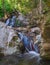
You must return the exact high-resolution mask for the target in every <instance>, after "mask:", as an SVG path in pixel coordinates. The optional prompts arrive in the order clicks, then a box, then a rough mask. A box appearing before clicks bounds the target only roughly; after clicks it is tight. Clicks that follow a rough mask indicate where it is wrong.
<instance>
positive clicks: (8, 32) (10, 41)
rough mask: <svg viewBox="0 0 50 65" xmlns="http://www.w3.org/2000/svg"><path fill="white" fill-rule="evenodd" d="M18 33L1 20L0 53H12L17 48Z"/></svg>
mask: <svg viewBox="0 0 50 65" xmlns="http://www.w3.org/2000/svg"><path fill="white" fill-rule="evenodd" d="M17 39H18V37H17V34H16V33H15V31H14V30H13V29H12V28H11V27H9V26H7V27H6V26H5V24H4V23H2V22H0V53H3V54H4V55H11V54H13V53H14V52H16V51H18V50H17V45H18V43H17Z"/></svg>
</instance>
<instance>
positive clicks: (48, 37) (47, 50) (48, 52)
mask: <svg viewBox="0 0 50 65" xmlns="http://www.w3.org/2000/svg"><path fill="white" fill-rule="evenodd" d="M42 37H43V42H42V43H41V48H40V54H41V57H43V58H45V59H50V22H46V24H45V26H44V31H43V34H42Z"/></svg>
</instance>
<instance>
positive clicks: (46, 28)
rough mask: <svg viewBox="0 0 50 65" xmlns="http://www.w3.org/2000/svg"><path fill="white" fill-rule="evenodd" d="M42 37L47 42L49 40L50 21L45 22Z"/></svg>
mask: <svg viewBox="0 0 50 65" xmlns="http://www.w3.org/2000/svg"><path fill="white" fill-rule="evenodd" d="M43 38H44V39H45V40H46V41H47V42H50V22H46V24H45V26H44V32H43Z"/></svg>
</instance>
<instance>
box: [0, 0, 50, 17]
mask: <svg viewBox="0 0 50 65" xmlns="http://www.w3.org/2000/svg"><path fill="white" fill-rule="evenodd" d="M42 1H44V3H45V4H46V5H48V4H50V0H42ZM38 3H39V0H0V16H1V17H2V16H3V12H2V10H3V9H4V10H6V11H7V12H11V11H12V10H14V9H16V10H19V11H20V12H22V13H23V14H27V13H29V12H30V11H32V10H33V9H34V8H36V7H37V4H38ZM44 10H48V7H44ZM1 13H2V14H1Z"/></svg>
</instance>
